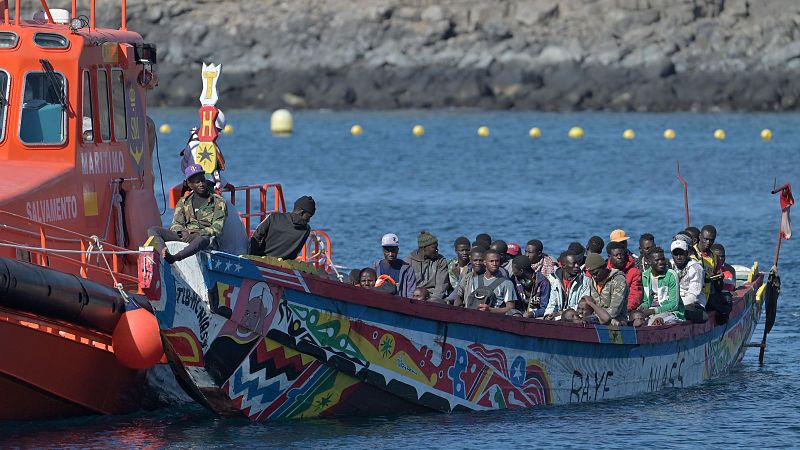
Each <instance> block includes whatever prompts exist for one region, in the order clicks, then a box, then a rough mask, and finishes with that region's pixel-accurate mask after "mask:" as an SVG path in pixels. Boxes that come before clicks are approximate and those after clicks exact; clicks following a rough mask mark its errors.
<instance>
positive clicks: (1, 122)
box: [0, 70, 9, 142]
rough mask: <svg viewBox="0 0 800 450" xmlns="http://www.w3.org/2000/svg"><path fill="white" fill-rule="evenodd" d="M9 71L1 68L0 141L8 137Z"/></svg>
mask: <svg viewBox="0 0 800 450" xmlns="http://www.w3.org/2000/svg"><path fill="white" fill-rule="evenodd" d="M8 85H9V82H8V73H7V72H6V71H4V70H0V142H3V139H4V138H5V137H6V111H7V110H8V90H9V89H8Z"/></svg>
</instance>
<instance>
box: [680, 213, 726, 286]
mask: <svg viewBox="0 0 800 450" xmlns="http://www.w3.org/2000/svg"><path fill="white" fill-rule="evenodd" d="M687 230H688V229H687ZM716 239H717V229H716V228H714V226H713V225H705V226H703V229H702V230H700V237H699V238H698V240H697V246H696V247H695V253H696V255H695V256H693V258H694V259H696V260H697V261H699V262H700V264H702V266H703V272H704V273H705V280H704V281H705V285H704V286H703V294H705V296H706V298H710V297H711V294H712V285H713V284H714V283H713V281H715V280H716V279H717V278H720V277H715V275H717V259H716V258H715V257H714V253H713V252H712V251H711V246H712V245H714V241H716Z"/></svg>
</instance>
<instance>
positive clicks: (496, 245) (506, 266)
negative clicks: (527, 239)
mask: <svg viewBox="0 0 800 450" xmlns="http://www.w3.org/2000/svg"><path fill="white" fill-rule="evenodd" d="M489 249H491V250H494V251H496V252H497V253H499V254H500V267H502V268H503V271H504V272H505V277H506V278H509V277H510V276H511V255H509V254H508V244H506V241H503V240H500V239H498V240H496V241H494V242H492V245H490V246H489Z"/></svg>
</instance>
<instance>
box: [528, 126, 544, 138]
mask: <svg viewBox="0 0 800 450" xmlns="http://www.w3.org/2000/svg"><path fill="white" fill-rule="evenodd" d="M528 136H530V137H532V138H534V139H536V138H538V137H541V136H542V130H540V129H538V128H536V127H533V128H531V129H530V131H528Z"/></svg>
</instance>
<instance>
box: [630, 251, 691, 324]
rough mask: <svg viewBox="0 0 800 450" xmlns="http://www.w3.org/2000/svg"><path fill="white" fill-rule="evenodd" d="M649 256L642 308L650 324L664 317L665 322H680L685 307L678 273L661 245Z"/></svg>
mask: <svg viewBox="0 0 800 450" xmlns="http://www.w3.org/2000/svg"><path fill="white" fill-rule="evenodd" d="M647 258H648V260H649V263H650V267H649V268H648V269H647V270H645V271H644V273H643V274H642V285H643V286H644V296H643V297H642V306H641V308H640V309H641V310H642V311H643V312H644V314H645V315H646V316H648V324H649V325H652V324H653V322H655V320H656V319H662V320H663V321H664V323H665V324H669V323H675V322H680V321H681V320H683V310H684V308H683V303H682V302H681V297H680V286H679V281H678V280H679V277H678V273H677V272H675V271H674V270H672V269H670V268H668V267H667V260H666V258H665V257H664V249H662V248H661V247H653V248H652V249H651V250H650V253H648V254H647Z"/></svg>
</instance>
